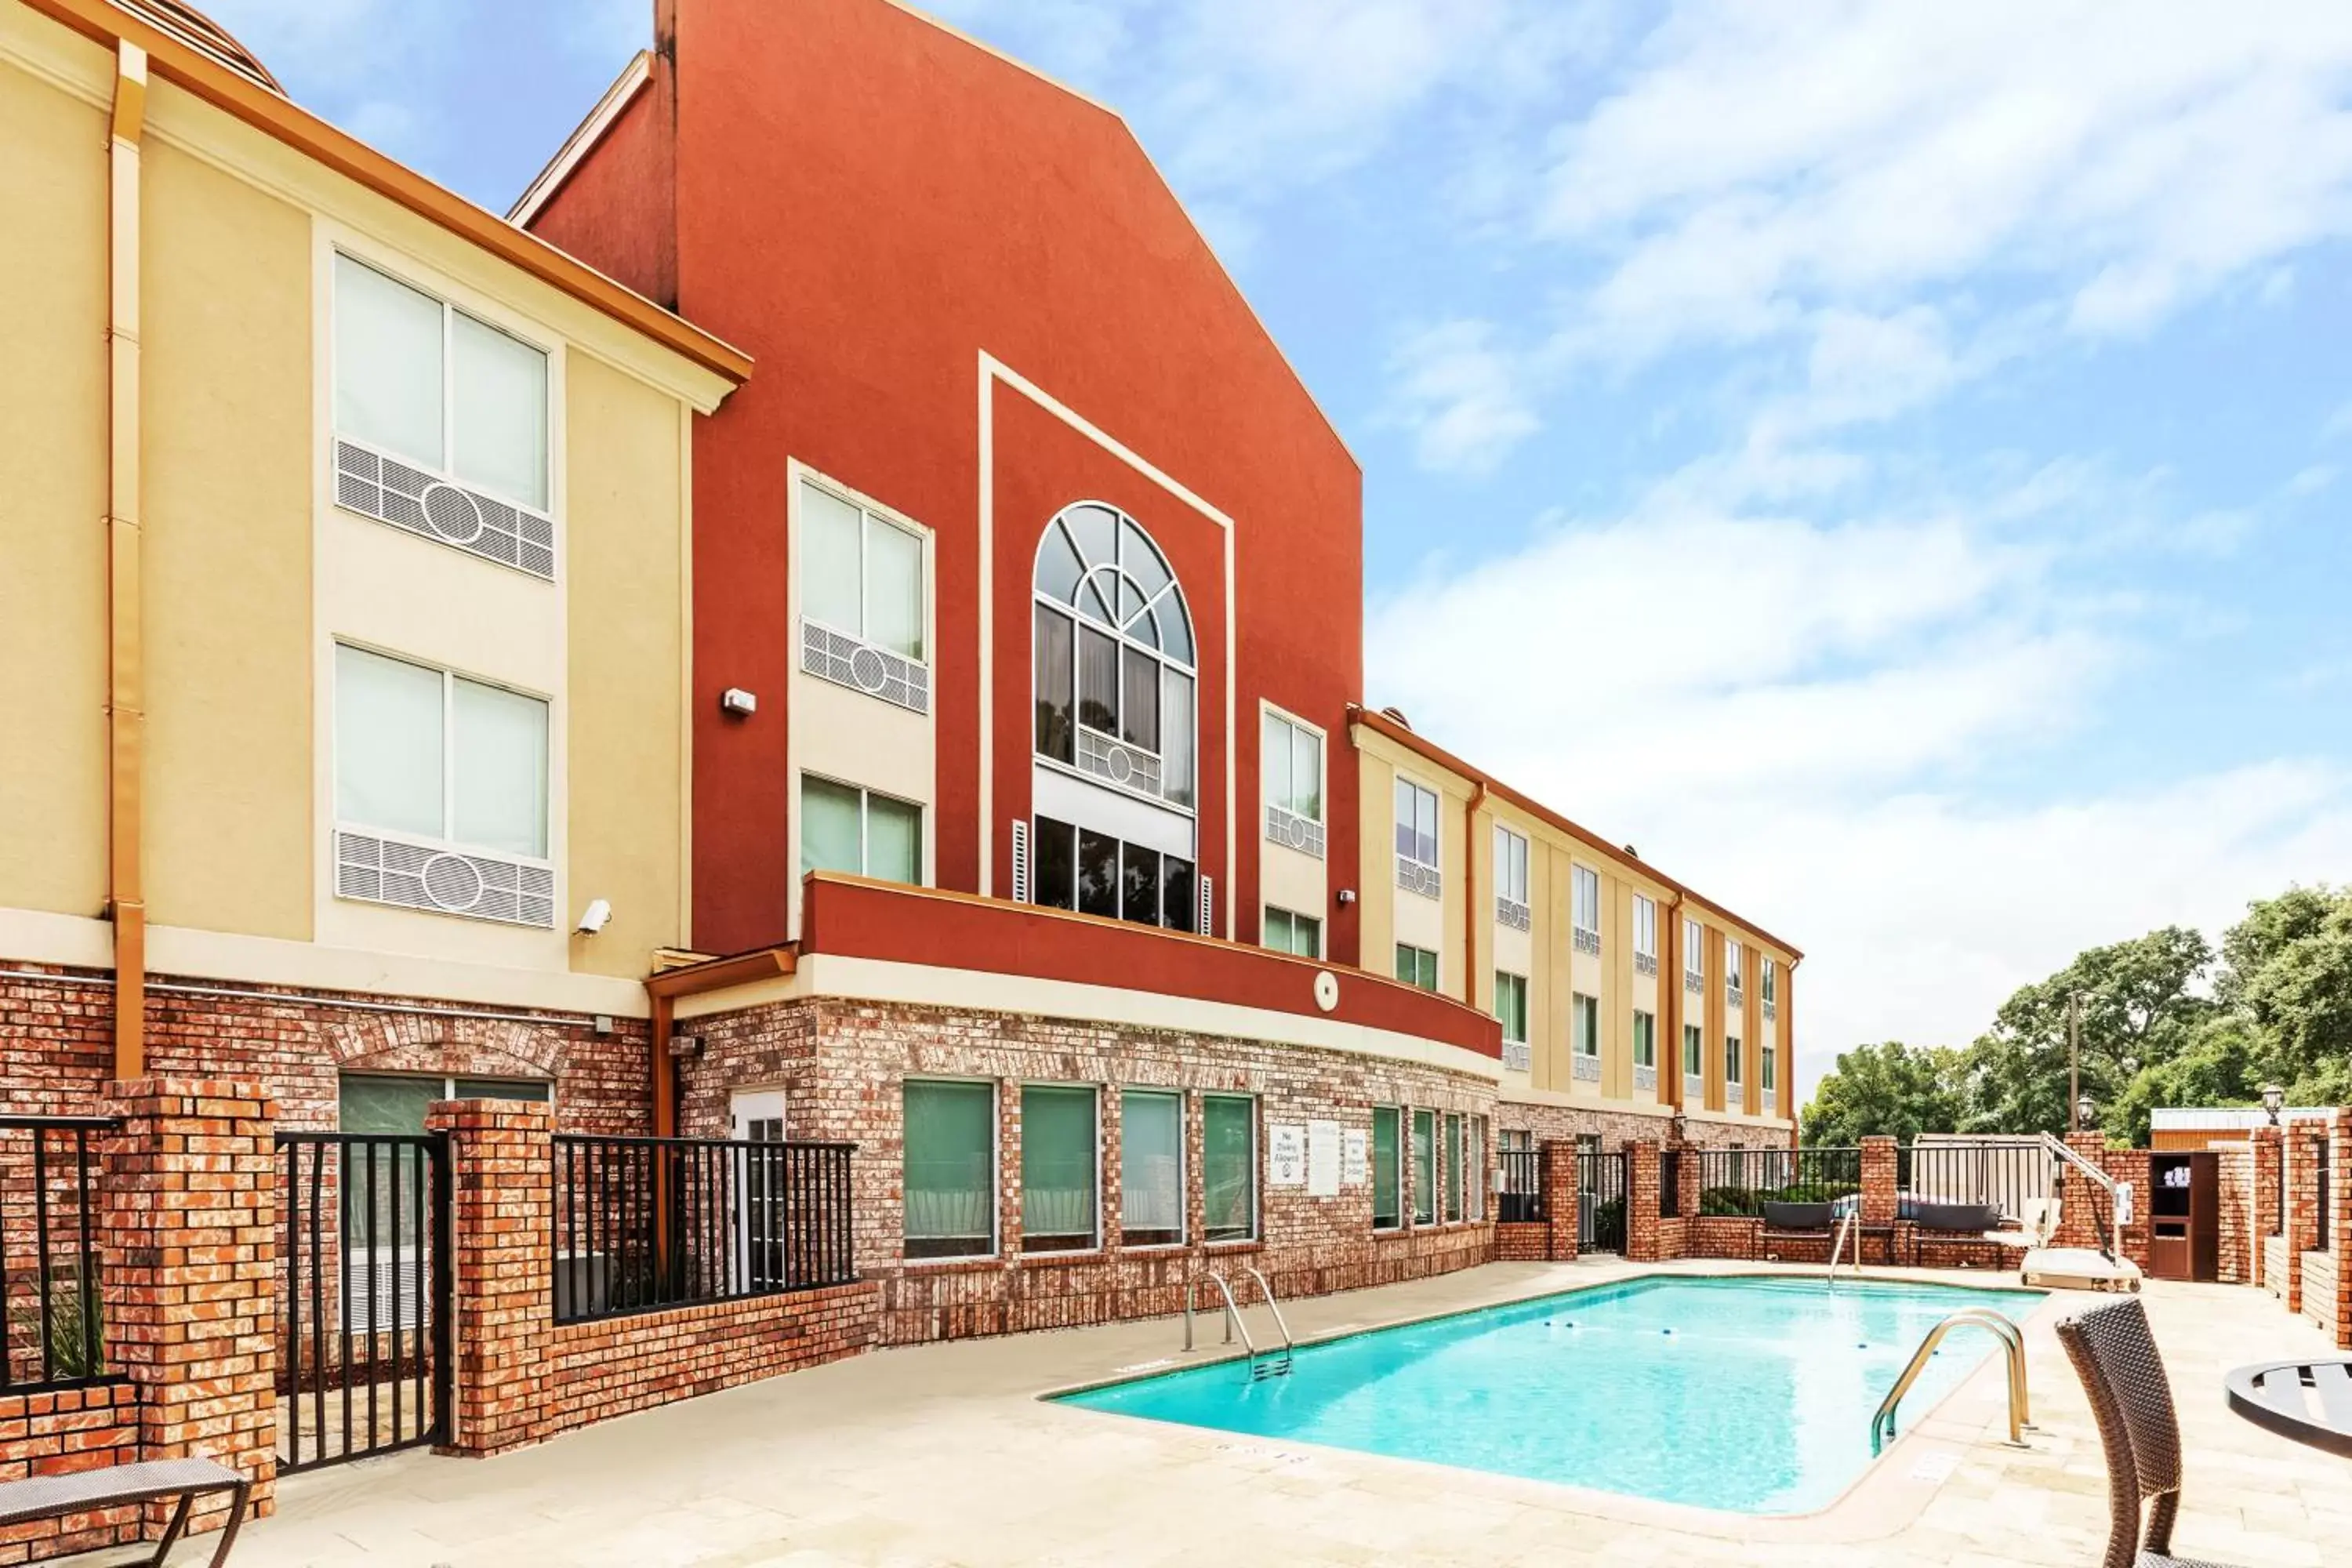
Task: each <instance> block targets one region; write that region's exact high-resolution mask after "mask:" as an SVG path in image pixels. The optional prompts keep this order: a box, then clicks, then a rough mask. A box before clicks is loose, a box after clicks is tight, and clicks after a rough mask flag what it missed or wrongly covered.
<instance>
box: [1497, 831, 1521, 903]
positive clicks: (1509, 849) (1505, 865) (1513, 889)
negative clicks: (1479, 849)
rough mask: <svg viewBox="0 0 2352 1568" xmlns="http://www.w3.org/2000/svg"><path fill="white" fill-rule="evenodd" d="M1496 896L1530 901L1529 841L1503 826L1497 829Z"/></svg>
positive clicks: (1513, 901) (1515, 901)
mask: <svg viewBox="0 0 2352 1568" xmlns="http://www.w3.org/2000/svg"><path fill="white" fill-rule="evenodd" d="M1495 897H1496V898H1497V899H1503V900H1508V901H1509V902H1511V903H1514V904H1521V905H1524V904H1525V903H1526V902H1527V901H1528V841H1527V840H1526V839H1524V838H1522V837H1519V836H1518V835H1517V834H1516V833H1514V832H1512V831H1511V830H1510V829H1509V828H1507V827H1502V826H1497V827H1496V829H1495Z"/></svg>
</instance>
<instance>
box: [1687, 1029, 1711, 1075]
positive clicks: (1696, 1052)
mask: <svg viewBox="0 0 2352 1568" xmlns="http://www.w3.org/2000/svg"><path fill="white" fill-rule="evenodd" d="M1683 1076H1684V1077H1685V1078H1705V1077H1706V1031H1704V1030H1703V1029H1701V1028H1700V1027H1699V1026H1697V1025H1696V1024H1685V1025H1684V1026H1683Z"/></svg>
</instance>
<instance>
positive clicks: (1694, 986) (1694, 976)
mask: <svg viewBox="0 0 2352 1568" xmlns="http://www.w3.org/2000/svg"><path fill="white" fill-rule="evenodd" d="M1683 989H1684V990H1685V991H1687V992H1689V993H1690V994H1692V995H1694V996H1696V995H1697V994H1699V993H1700V992H1702V991H1704V990H1706V975H1704V974H1701V973H1699V972H1698V971H1697V970H1696V969H1685V970H1684V971H1683Z"/></svg>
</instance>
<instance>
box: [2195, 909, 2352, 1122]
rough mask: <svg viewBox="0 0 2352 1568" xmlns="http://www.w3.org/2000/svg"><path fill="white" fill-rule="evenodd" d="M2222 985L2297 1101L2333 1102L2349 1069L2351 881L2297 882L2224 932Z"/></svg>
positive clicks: (2273, 1073)
mask: <svg viewBox="0 0 2352 1568" xmlns="http://www.w3.org/2000/svg"><path fill="white" fill-rule="evenodd" d="M2222 952H2223V953H2224V954H2225V955H2226V956H2227V957H2228V959H2229V967H2228V969H2227V970H2226V971H2225V974H2224V979H2223V981H2222V983H2221V985H2219V986H2217V987H2216V990H2217V991H2223V990H2226V994H2228V995H2229V997H2230V998H2231V1001H2233V1002H2234V1003H2235V1004H2236V1005H2237V1008H2238V1010H2239V1012H2240V1013H2241V1014H2242V1016H2244V1017H2245V1018H2246V1019H2247V1020H2248V1022H2249V1023H2251V1024H2252V1026H2253V1028H2254V1030H2255V1031H2256V1034H2257V1036H2258V1038H2259V1041H2260V1044H2261V1046H2262V1047H2263V1048H2264V1049H2263V1054H2264V1055H2265V1057H2266V1058H2267V1060H2266V1061H2265V1064H2264V1066H2265V1068H2266V1070H2267V1071H2268V1072H2269V1073H2270V1075H2271V1076H2273V1077H2274V1078H2276V1079H2279V1080H2280V1081H2281V1082H2282V1083H2285V1084H2289V1085H2292V1086H2294V1099H2295V1100H2296V1103H2298V1104H2303V1105H2338V1104H2341V1103H2343V1101H2342V1100H2340V1099H2336V1098H2305V1097H2306V1096H2314V1097H2320V1096H2333V1095H2337V1094H2340V1093H2341V1089H2342V1086H2343V1084H2344V1082H2345V1080H2346V1079H2347V1075H2352V1066H2347V1063H2352V889H2346V890H2344V891H2340V892H2330V891H2329V890H2328V889H2325V888H2318V889H2308V888H2294V889H2289V890H2288V891H2287V892H2285V893H2284V894H2282V895H2281V896H2280V897H2278V898H2275V899H2273V900H2268V901H2267V902H2257V903H2255V904H2252V905H2251V906H2249V907H2248V910H2247V914H2246V918H2245V919H2244V920H2243V921H2240V922H2239V923H2238V924H2237V925H2236V926H2233V927H2232V928H2231V931H2230V934H2229V935H2228V936H2226V937H2224V938H2222Z"/></svg>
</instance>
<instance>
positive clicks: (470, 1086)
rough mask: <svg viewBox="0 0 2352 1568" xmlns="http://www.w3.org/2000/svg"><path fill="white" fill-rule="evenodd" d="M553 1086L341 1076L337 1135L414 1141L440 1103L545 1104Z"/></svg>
mask: <svg viewBox="0 0 2352 1568" xmlns="http://www.w3.org/2000/svg"><path fill="white" fill-rule="evenodd" d="M553 1093H554V1086H553V1085H552V1084H551V1083H549V1082H548V1081H547V1080H546V1079H511V1078H447V1077H433V1078H420V1077H415V1076H412V1075H409V1074H405V1073H372V1072H371V1073H360V1072H348V1073H345V1074H343V1075H342V1078H341V1081H340V1082H339V1083H338V1084H337V1086H336V1097H335V1098H336V1119H335V1127H336V1131H341V1132H360V1133H373V1134H377V1135H379V1136H385V1137H410V1136H415V1135H418V1134H421V1133H423V1132H424V1131H425V1111H426V1110H428V1109H429V1108H430V1107H431V1106H432V1104H433V1102H434V1101H435V1100H530V1101H531V1102H532V1103H534V1104H537V1105H545V1104H547V1103H548V1102H549V1101H550V1100H551V1099H552V1098H553Z"/></svg>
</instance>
